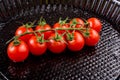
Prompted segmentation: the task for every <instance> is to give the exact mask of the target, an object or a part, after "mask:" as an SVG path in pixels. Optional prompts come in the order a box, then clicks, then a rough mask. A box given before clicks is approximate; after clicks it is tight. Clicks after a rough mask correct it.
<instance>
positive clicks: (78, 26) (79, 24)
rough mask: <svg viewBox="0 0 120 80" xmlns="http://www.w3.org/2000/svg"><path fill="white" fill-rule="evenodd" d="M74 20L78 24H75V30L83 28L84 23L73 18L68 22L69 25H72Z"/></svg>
mask: <svg viewBox="0 0 120 80" xmlns="http://www.w3.org/2000/svg"><path fill="white" fill-rule="evenodd" d="M74 20H76V22H77V23H78V24H76V26H75V27H76V28H80V27H84V21H83V20H82V19H80V18H74V19H72V20H71V21H70V25H71V24H72V23H73V21H74Z"/></svg>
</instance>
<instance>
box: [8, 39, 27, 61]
mask: <svg viewBox="0 0 120 80" xmlns="http://www.w3.org/2000/svg"><path fill="white" fill-rule="evenodd" d="M7 54H8V57H9V58H10V59H11V60H13V61H14V62H22V61H24V60H25V59H26V58H27V57H28V54H29V48H28V46H27V44H26V43H25V42H24V41H20V44H19V45H14V42H11V43H10V44H9V45H8V48H7Z"/></svg>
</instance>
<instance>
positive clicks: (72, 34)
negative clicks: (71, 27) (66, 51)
mask: <svg viewBox="0 0 120 80" xmlns="http://www.w3.org/2000/svg"><path fill="white" fill-rule="evenodd" d="M66 36H67V40H69V41H72V40H73V39H74V33H67V34H66Z"/></svg>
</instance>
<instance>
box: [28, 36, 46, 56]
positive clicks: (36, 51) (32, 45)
mask: <svg viewBox="0 0 120 80" xmlns="http://www.w3.org/2000/svg"><path fill="white" fill-rule="evenodd" d="M28 46H29V49H30V52H31V53H32V54H33V55H35V56H39V55H43V54H44V53H45V52H46V49H47V44H46V42H44V43H39V42H38V41H37V37H36V36H32V37H31V38H30V39H29V41H28Z"/></svg>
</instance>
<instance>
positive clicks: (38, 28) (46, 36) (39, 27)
mask: <svg viewBox="0 0 120 80" xmlns="http://www.w3.org/2000/svg"><path fill="white" fill-rule="evenodd" d="M49 29H51V27H50V25H48V24H45V25H44V26H40V25H38V26H36V28H35V30H49ZM43 33H44V38H45V39H46V40H47V39H48V38H49V36H50V35H51V34H52V31H46V32H43Z"/></svg>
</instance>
